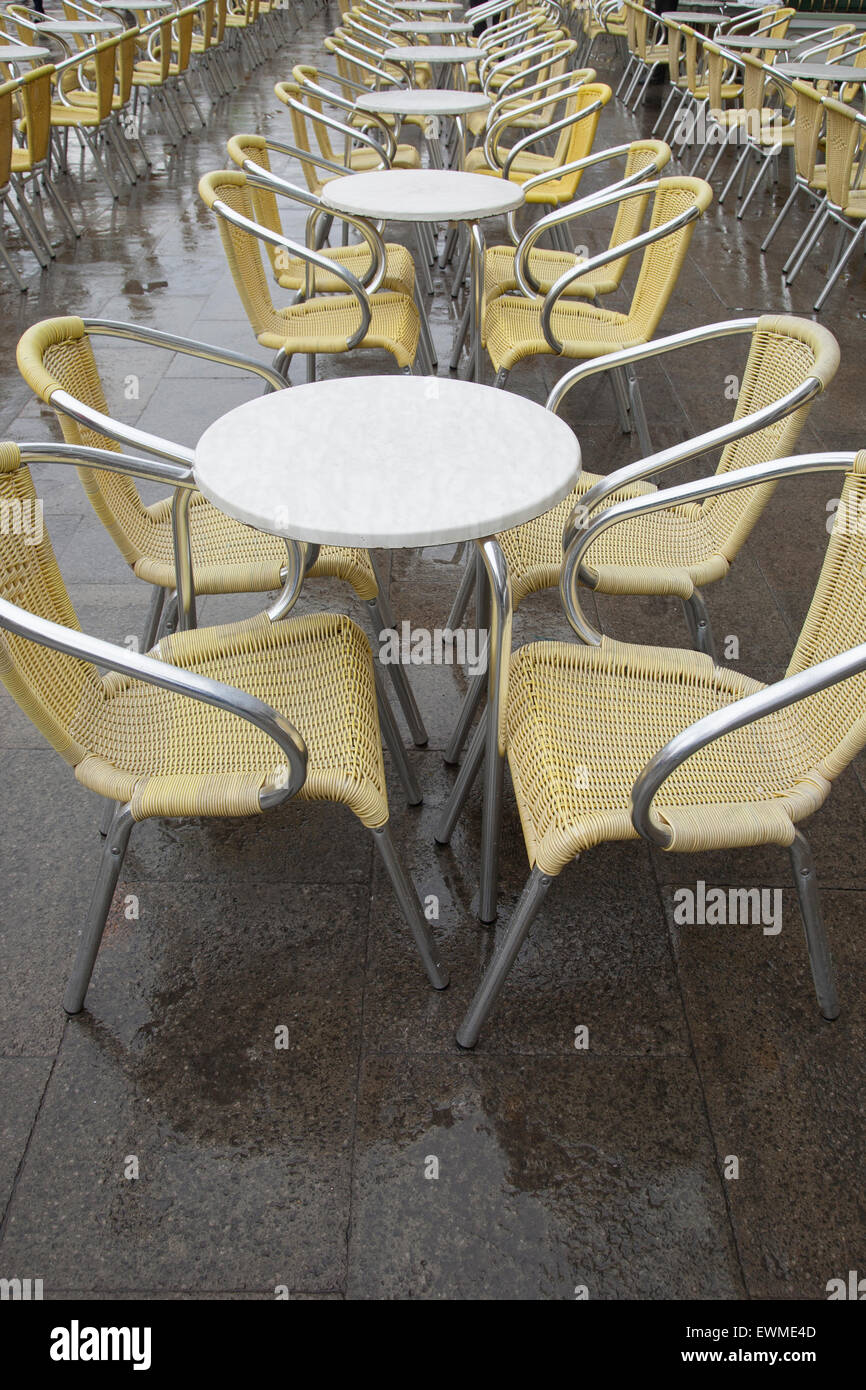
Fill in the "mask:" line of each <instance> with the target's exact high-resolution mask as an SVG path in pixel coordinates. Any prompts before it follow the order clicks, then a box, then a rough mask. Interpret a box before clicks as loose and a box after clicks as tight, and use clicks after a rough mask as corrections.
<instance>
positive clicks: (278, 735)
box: [0, 598, 307, 811]
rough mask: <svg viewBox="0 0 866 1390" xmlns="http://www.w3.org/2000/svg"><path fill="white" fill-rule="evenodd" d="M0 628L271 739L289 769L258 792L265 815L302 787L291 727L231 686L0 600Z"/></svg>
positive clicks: (301, 750)
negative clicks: (209, 709)
mask: <svg viewBox="0 0 866 1390" xmlns="http://www.w3.org/2000/svg"><path fill="white" fill-rule="evenodd" d="M0 627H2V628H5V630H6V631H7V632H12V633H14V634H15V635H16V636H17V637H23V638H25V639H26V640H27V641H29V642H37V643H38V644H39V645H40V646H42V647H51V648H53V649H54V651H58V652H65V653H66V655H67V656H74V657H79V658H80V659H81V660H82V661H90V662H92V663H93V664H94V665H95V666H102V667H105V668H106V669H107V670H109V671H117V672H119V673H120V674H121V675H124V676H130V677H131V678H132V679H134V680H140V681H145V682H146V683H147V684H148V685H156V686H160V687H161V688H162V689H163V690H171V691H173V692H174V693H175V694H176V695H185V696H188V698H189V699H191V700H198V701H199V702H200V703H201V704H204V705H213V706H214V707H215V708H216V709H221V710H225V711H226V712H227V713H228V714H235V715H237V717H238V718H239V719H245V720H246V721H247V723H248V724H253V725H254V726H255V727H256V728H257V729H261V731H262V733H265V734H267V735H268V737H269V738H271V739H273V741H274V743H275V744H276V745H277V747H278V748H279V750H280V752H281V753H282V755H283V757H284V758H285V759H286V762H287V763H288V769H287V770H286V769H284V768H281V767H280V768H275V769H274V772H273V775H272V776H271V778H269V780H268V781H267V782H266V783H265V785H264V786H263V787H262V790H261V791H260V792H259V805H260V807H261V809H262V810H263V811H264V810H267V809H269V808H270V807H272V806H278V805H279V804H280V803H281V802H282V801H287V800H288V799H289V797H292V796H295V795H296V793H297V792H299V791H300V789H301V787H302V786H303V785H304V781H305V779H306V775H307V748H306V744H305V743H304V740H303V739H302V737H301V735H300V734H299V733H298V731H297V729H296V728H295V727H294V725H292V724H290V723H289V721H288V719H286V717H285V716H284V715H282V714H280V713H279V711H278V710H275V709H272V708H271V706H270V705H266V704H265V703H264V701H263V700H258V699H256V697H255V696H254V695H249V694H248V693H247V692H246V691H245V690H238V689H237V688H236V687H235V686H233V685H225V684H223V682H222V681H215V680H212V679H211V677H210V676H202V675H199V673H198V672H197V671H189V670H187V669H185V668H184V667H182V666H172V665H170V664H169V663H168V662H166V661H160V660H157V659H156V658H154V657H152V656H144V655H141V654H140V653H138V652H131V651H129V650H128V649H127V648H126V647H118V646H115V644H114V643H113V642H104V641H102V639H101V638H99V637H91V636H89V635H88V634H87V633H85V632H76V631H75V630H74V629H73V628H68V627H64V626H63V625H62V624H61V623H53V622H49V621H48V619H46V618H40V617H38V616H37V615H36V614H35V613H28V612H27V611H26V609H23V608H19V607H18V606H17V605H16V604H14V603H9V602H8V600H7V599H4V598H0Z"/></svg>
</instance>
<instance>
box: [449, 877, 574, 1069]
mask: <svg viewBox="0 0 866 1390" xmlns="http://www.w3.org/2000/svg"><path fill="white" fill-rule="evenodd" d="M552 882H553V880H552V878H551V877H550V876H549V875H548V874H543V873H542V872H541V870H540V869H539V868H538V867H537V866H536V867H535V868H534V869H533V870H532V873H531V874H530V875H529V878H528V879H527V881H526V887H525V888H524V890H523V892H522V894H521V896H520V901H519V902H518V904H517V906H516V908H515V909H514V916H513V917H512V919H511V921H510V922H509V924H508V930H507V931H506V933H505V936H504V937H503V939H502V944H501V945H500V947H499V950H498V951H497V952H496V955H495V956H494V957H493V960H492V961H491V962H490V965H489V966H488V967H487V970H486V971H485V973H484V978H483V979H482V981H481V984H480V985H479V986H478V989H477V990H476V993H475V998H474V999H473V1000H472V1003H471V1004H470V1005H469V1010H468V1012H467V1014H466V1017H465V1018H464V1020H463V1022H462V1023H461V1025H460V1027H459V1028H458V1029H457V1042H458V1045H459V1046H460V1047H464V1048H471V1047H474V1046H475V1044H476V1043H477V1041H478V1034H479V1033H480V1032H481V1029H482V1027H483V1026H484V1022H485V1020H486V1018H487V1016H488V1014H489V1013H490V1010H491V1009H492V1008H493V1006H494V1004H495V1003H496V1001H497V999H498V998H499V996H500V994H501V993H502V989H503V986H504V984H505V981H506V979H507V978H508V972H509V971H510V969H511V967H512V965H513V964H514V962H515V960H516V959H517V956H518V954H519V952H520V948H521V946H522V945H523V943H524V941H525V940H526V937H527V935H528V933H529V928H530V927H531V926H532V923H533V922H534V920H535V917H536V915H537V913H538V909H539V908H540V907H541V904H542V903H543V902H544V899H545V897H546V896H547V890H548V888H549V887H550V885H551V883H552Z"/></svg>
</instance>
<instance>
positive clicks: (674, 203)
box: [626, 175, 713, 343]
mask: <svg viewBox="0 0 866 1390" xmlns="http://www.w3.org/2000/svg"><path fill="white" fill-rule="evenodd" d="M712 201H713V190H712V188H711V187H710V185H709V184H708V183H707V182H706V180H705V179H694V178H688V177H686V176H685V175H677V176H676V177H672V178H664V179H660V180H659V186H658V188H657V189H656V193H655V198H654V199H653V210H652V215H651V217H650V224H649V225H650V230H653V229H654V228H656V227H660V226H662V225H663V224H664V223H665V222H670V221H671V220H673V219H674V218H676V217H678V216H679V215H680V214H681V213H684V212H686V211H687V210H688V209H689V208H693V207H697V209H698V211H699V215H701V216H702V215H703V214H704V212H706V210H707V208H708V207H709V205H710V203H711V202H712ZM694 228H695V222H694V220H692V221H691V222H687V223H686V225H685V226H684V227H679V228H678V229H677V230H676V231H671V232H669V233H668V234H667V235H666V236H663V237H660V238H659V240H658V241H654V242H651V243H650V245H649V246H647V247H646V248H645V250H644V253H643V260H642V262H641V267H640V271H639V273H638V278H637V284H636V285H635V289H634V295H633V296H632V301H631V305H630V306H629V311H628V316H627V317H628V328H627V330H626V337H627V340H628V341H629V342H631V341H634V342H644V343H645V342H648V341H649V339H650V338H651V337H652V336H653V334H654V333H655V331H656V328H657V327H658V324H659V320H660V319H661V316H662V314H663V313H664V311H665V309H666V308H667V304H668V300H669V299H670V297H671V295H672V294H673V292H674V287H675V286H676V283H677V280H678V279H679V274H680V271H681V269H682V266H683V262H684V260H685V258H686V252H687V251H688V249H689V244H690V242H691V239H692V233H693V231H694Z"/></svg>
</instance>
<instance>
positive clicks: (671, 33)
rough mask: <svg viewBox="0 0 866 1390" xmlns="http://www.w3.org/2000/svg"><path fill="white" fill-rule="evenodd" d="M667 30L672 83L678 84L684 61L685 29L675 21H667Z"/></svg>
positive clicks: (669, 70)
mask: <svg viewBox="0 0 866 1390" xmlns="http://www.w3.org/2000/svg"><path fill="white" fill-rule="evenodd" d="M665 29H666V30H667V38H668V72H669V73H670V78H671V81H672V82H676V80H677V78H678V77H679V75H680V65H681V63H682V61H683V41H684V35H683V28H682V25H681V24H677V22H676V20H674V19H666V20H665Z"/></svg>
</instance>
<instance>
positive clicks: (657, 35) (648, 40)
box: [623, 0, 670, 110]
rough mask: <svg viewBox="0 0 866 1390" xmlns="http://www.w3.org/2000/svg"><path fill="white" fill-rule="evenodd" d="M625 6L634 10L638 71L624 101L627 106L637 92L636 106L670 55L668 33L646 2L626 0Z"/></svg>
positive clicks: (634, 107)
mask: <svg viewBox="0 0 866 1390" xmlns="http://www.w3.org/2000/svg"><path fill="white" fill-rule="evenodd" d="M626 9H629V10H633V11H634V44H635V57H636V59H637V62H636V64H635V72H634V76H633V77H632V80H631V82H630V84H629V86H628V90H627V91H626V93H625V95H624V97H623V101H624V102H625V104H626V106H628V104H629V102H630V101H631V99H632V96H634V106H633V108H632V109H633V110H635V109H636V108H637V107H638V106H640V104H641V102H642V101H644V100H645V98H646V94H647V91H648V89H649V84H650V82H651V81H652V79H653V76H654V74H655V73H656V72H658V70H659V68H660V67H664V65H665V64H666V63H667V61H668V58H669V56H670V50H669V48H668V40H667V33H666V31H665V28H664V24H663V22H662V20H661V18H660V17H659V15H657V14H653V12H652V11H651V10H648V9H647V8H646V6H644V5H637V4H634V3H633V0H626Z"/></svg>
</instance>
